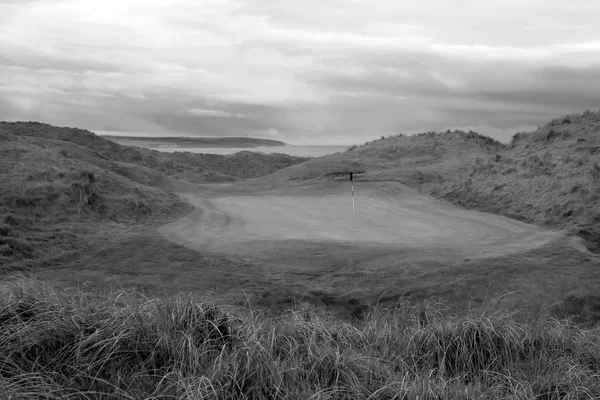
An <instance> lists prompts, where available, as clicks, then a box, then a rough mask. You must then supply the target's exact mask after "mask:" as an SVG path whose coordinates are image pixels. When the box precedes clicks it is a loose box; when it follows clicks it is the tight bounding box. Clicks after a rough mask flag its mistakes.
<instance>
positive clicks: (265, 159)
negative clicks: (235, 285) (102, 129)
mask: <svg viewBox="0 0 600 400" xmlns="http://www.w3.org/2000/svg"><path fill="white" fill-rule="evenodd" d="M0 131H5V132H6V133H9V134H12V135H16V136H19V137H34V138H38V139H40V138H44V139H50V140H60V141H63V142H68V143H74V144H77V145H79V146H81V147H83V148H86V149H88V150H91V151H93V152H94V153H95V156H96V157H99V158H103V159H105V160H110V161H116V162H122V163H128V164H135V165H138V166H142V167H145V168H148V169H150V170H152V171H155V172H160V173H162V174H165V175H167V176H169V177H172V178H175V179H184V180H186V181H189V182H225V181H232V180H237V179H246V178H254V177H258V176H263V175H267V174H270V173H272V172H275V171H277V170H279V169H282V168H285V167H288V166H290V165H294V164H298V163H301V162H304V161H306V160H307V159H308V158H306V157H294V156H290V155H287V154H262V153H256V152H248V151H243V152H239V153H236V154H232V155H226V156H224V155H217V154H194V153H190V152H173V153H167V152H160V151H156V150H150V149H145V148H142V147H134V146H123V145H120V144H118V143H116V142H113V141H111V140H109V139H106V138H104V137H100V136H97V135H95V134H94V133H92V132H90V131H87V130H84V129H77V128H66V127H55V126H52V125H48V124H43V123H39V122H0ZM66 151H67V153H68V152H69V150H66ZM75 153H76V152H75Z"/></svg>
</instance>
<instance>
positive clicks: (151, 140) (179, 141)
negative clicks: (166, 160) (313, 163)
mask: <svg viewBox="0 0 600 400" xmlns="http://www.w3.org/2000/svg"><path fill="white" fill-rule="evenodd" d="M102 136H103V137H104V138H106V139H109V140H112V141H113V142H117V143H119V144H122V145H128V146H142V147H184V148H186V147H189V148H191V147H209V148H210V147H221V148H222V147H235V148H255V147H266V146H287V144H286V143H284V142H281V141H279V140H271V139H257V138H248V137H224V138H216V137H189V136H178V137H177V136H163V137H149V136H111V135H102Z"/></svg>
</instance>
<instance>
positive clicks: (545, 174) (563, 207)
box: [434, 111, 600, 249]
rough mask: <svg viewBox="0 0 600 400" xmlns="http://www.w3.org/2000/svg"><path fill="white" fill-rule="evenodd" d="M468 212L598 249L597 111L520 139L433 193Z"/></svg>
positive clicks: (570, 117)
mask: <svg viewBox="0 0 600 400" xmlns="http://www.w3.org/2000/svg"><path fill="white" fill-rule="evenodd" d="M434 194H437V195H438V196H441V197H445V198H447V199H449V200H451V201H453V202H455V203H458V204H461V205H463V206H466V207H469V208H477V209H480V210H484V211H490V212H494V213H499V214H504V215H507V216H511V217H514V218H517V219H520V220H523V221H527V222H533V223H536V224H540V225H546V226H550V227H556V228H561V229H562V228H567V229H569V230H570V231H571V232H572V233H574V234H579V235H580V236H582V237H583V238H584V239H586V240H588V241H589V247H590V248H592V249H593V248H598V247H599V246H600V111H598V112H591V111H586V112H584V113H582V114H575V115H567V116H565V117H562V118H558V119H555V120H553V121H551V122H550V123H549V124H547V125H546V126H543V127H540V128H539V129H538V130H536V131H535V132H531V133H519V134H517V135H515V136H514V137H513V140H512V142H511V143H510V145H508V146H506V147H505V148H504V149H503V150H502V151H499V152H498V153H497V154H494V155H490V156H488V157H478V158H477V159H476V160H474V161H473V162H472V163H470V164H469V168H468V169H467V170H464V171H462V173H460V174H458V175H457V176H455V177H454V178H453V179H450V180H448V181H447V182H446V183H445V185H443V186H442V187H440V188H438V190H436V191H435V192H434Z"/></svg>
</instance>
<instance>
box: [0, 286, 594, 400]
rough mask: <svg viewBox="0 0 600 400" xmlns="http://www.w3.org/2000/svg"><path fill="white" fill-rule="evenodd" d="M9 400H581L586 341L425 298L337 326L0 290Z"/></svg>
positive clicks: (177, 304) (299, 313) (44, 289)
mask: <svg viewBox="0 0 600 400" xmlns="http://www.w3.org/2000/svg"><path fill="white" fill-rule="evenodd" d="M0 294H1V296H0V321H1V322H2V323H1V324H0V353H1V354H0V359H2V360H3V361H2V362H1V363H0V382H1V385H0V386H1V387H2V390H3V392H4V393H3V395H4V396H5V397H9V398H46V399H52V398H69V397H71V398H88V399H113V398H114V399H116V398H118V399H250V398H252V399H303V400H304V399H417V398H419V399H465V400H466V399H475V398H477V399H486V398H487V399H594V398H598V397H599V396H600V372H599V371H600V335H599V331H598V330H597V329H596V330H592V329H587V330H584V329H580V328H577V327H576V326H575V325H573V324H571V323H569V322H567V321H558V320H545V321H541V320H540V321H536V322H535V323H533V324H524V323H521V322H518V321H517V320H516V319H515V318H514V316H513V315H511V314H508V313H496V314H486V313H485V312H484V313H471V314H469V315H468V316H466V317H460V318H459V317H452V316H449V317H448V316H446V317H443V316H442V313H441V312H440V307H441V306H440V305H439V304H436V303H433V302H428V301H425V302H423V303H418V304H410V303H400V304H397V307H395V308H391V309H384V308H381V307H375V308H372V309H371V311H370V313H369V314H368V315H367V316H366V318H365V319H364V321H362V322H357V323H355V324H351V323H348V322H344V321H341V320H338V319H336V318H333V317H329V316H327V315H323V314H319V313H316V312H314V311H311V310H309V309H297V310H295V311H288V312H287V313H285V314H283V315H282V316H280V317H277V318H265V317H263V316H261V315H260V314H256V313H252V312H250V313H247V314H244V315H237V316H234V315H232V314H231V313H229V312H227V311H226V310H223V309H220V308H218V307H216V306H215V305H214V304H211V303H208V302H196V301H193V300H192V299H191V298H188V297H184V296H179V297H177V298H174V299H171V300H168V301H151V300H147V299H143V298H140V297H139V296H136V295H135V294H133V293H108V294H105V295H99V294H95V293H91V292H86V291H84V290H81V289H78V290H74V289H73V290H65V291H58V290H56V289H54V288H52V287H50V286H48V285H47V284H44V283H41V282H39V281H35V280H30V279H25V278H17V279H13V280H11V281H6V282H4V283H3V284H2V285H1V286H0Z"/></svg>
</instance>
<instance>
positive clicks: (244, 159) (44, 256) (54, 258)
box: [0, 122, 303, 270]
mask: <svg viewBox="0 0 600 400" xmlns="http://www.w3.org/2000/svg"><path fill="white" fill-rule="evenodd" d="M300 161H303V159H301V158H297V157H290V156H287V155H282V154H277V155H269V156H267V155H263V154H254V153H250V152H242V153H238V154H234V155H231V156H217V155H215V156H213V155H204V154H199V155H197V154H191V153H181V154H171V153H160V152H156V151H151V150H147V149H140V148H133V147H127V146H122V145H119V144H116V143H113V142H111V141H109V140H106V139H103V138H101V137H98V136H96V135H94V134H93V133H91V132H89V131H85V130H81V129H75V128H58V127H53V126H50V125H46V124H40V123H6V122H0V187H1V188H2V190H1V191H0V269H2V270H7V269H15V268H16V269H23V268H34V267H39V266H43V267H48V266H55V265H60V264H64V263H65V262H68V261H69V260H71V259H73V258H75V257H78V256H79V255H81V254H82V253H84V252H86V251H87V250H89V249H91V248H92V247H97V246H98V245H99V244H100V243H101V242H105V241H106V240H115V238H116V237H118V236H119V232H123V231H127V230H131V229H133V227H140V228H141V227H143V226H144V225H146V224H148V223H151V224H156V223H159V222H160V221H161V220H164V219H165V218H167V219H168V218H172V217H173V216H175V215H179V214H181V213H183V212H184V211H185V210H186V209H188V208H189V206H188V205H186V204H185V203H183V202H182V201H181V200H180V199H179V197H178V196H177V195H175V194H174V193H173V191H185V190H188V189H191V188H195V186H194V185H193V183H191V182H209V181H219V182H221V181H233V180H237V179H240V178H244V177H247V176H258V175H262V174H265V173H268V172H272V171H274V170H275V169H277V168H283V167H285V166H287V165H288V164H289V163H294V162H300ZM181 178H187V180H182V179H181Z"/></svg>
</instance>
